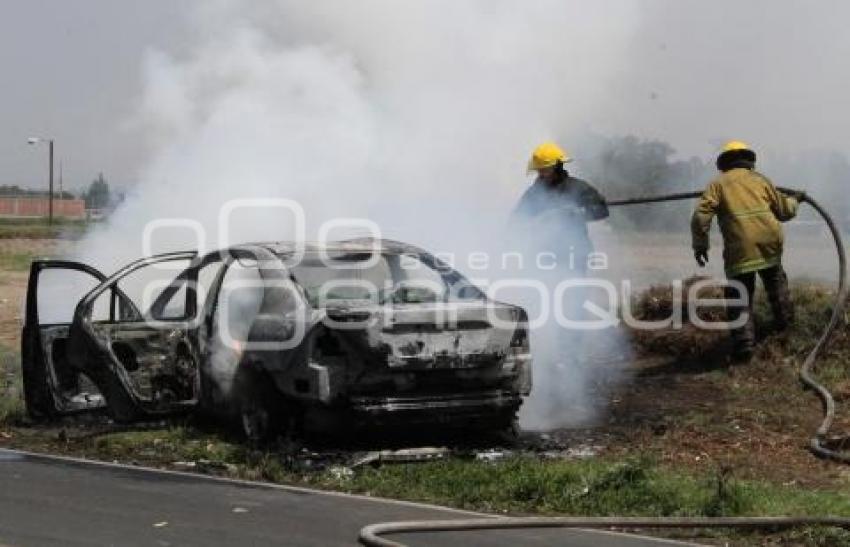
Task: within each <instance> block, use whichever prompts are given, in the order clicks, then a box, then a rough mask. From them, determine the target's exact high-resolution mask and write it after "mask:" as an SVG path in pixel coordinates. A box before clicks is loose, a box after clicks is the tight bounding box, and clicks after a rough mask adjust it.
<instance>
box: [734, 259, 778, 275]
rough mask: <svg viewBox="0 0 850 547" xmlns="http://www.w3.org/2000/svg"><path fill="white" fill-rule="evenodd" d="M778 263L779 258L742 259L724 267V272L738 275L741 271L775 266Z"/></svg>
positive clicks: (745, 271) (747, 271)
mask: <svg viewBox="0 0 850 547" xmlns="http://www.w3.org/2000/svg"><path fill="white" fill-rule="evenodd" d="M779 263H780V258H779V257H775V258H754V259H752V260H744V261H742V262H738V263H737V264H735V265H733V266H731V267H729V268H726V273H727V274H729V275H738V274H742V273H749V272H755V271H758V270H763V269H765V268H770V267H772V266H776V265H777V264H779Z"/></svg>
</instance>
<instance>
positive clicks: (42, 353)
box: [21, 260, 133, 419]
mask: <svg viewBox="0 0 850 547" xmlns="http://www.w3.org/2000/svg"><path fill="white" fill-rule="evenodd" d="M104 280H106V276H105V275H103V273H101V272H100V271H98V270H97V269H95V268H92V267H91V266H88V265H86V264H82V263H80V262H72V261H68V260H35V261H33V263H32V265H31V266H30V277H29V284H28V285H27V294H26V304H25V305H26V309H25V312H24V327H23V333H22V336H21V370H22V375H23V381H24V396H25V400H26V407H27V412H28V413H29V415H30V416H31V417H33V418H35V419H45V418H53V417H56V416H59V415H63V414H70V413H74V412H80V411H85V410H92V409H98V408H102V407H103V406H104V405H105V402H104V400H103V397H102V396H101V395H100V393H99V391H98V389H97V387H96V386H95V385H94V384H93V383H92V381H91V379H90V378H88V377H87V376H85V375H84V374H82V373H81V372H80V371H78V370H75V369H74V368H73V367H71V366H70V364H69V363H68V359H67V353H66V349H67V343H68V332H69V329H70V325H71V320H72V317H73V312H74V308H75V307H76V304H77V302H78V301H79V299H80V298H82V297H83V296H84V295H85V294H86V293H87V292H89V291H90V290H91V289H92V288H94V287H96V286H97V285H98V284H100V283H101V282H103V281H104ZM101 304H102V305H100V306H99V309H98V314H99V316H102V317H103V318H105V319H106V320H107V321H114V320H116V319H117V318H119V317H120V316H122V315H124V316H126V315H130V314H132V313H133V310H132V303H131V302H130V300H129V299H128V298H127V297H126V295H124V294H123V293H122V292H120V291H119V290H117V289H115V290H112V291H110V292H109V294H108V295H107V297H106V298H105V299H103V300H102V302H101Z"/></svg>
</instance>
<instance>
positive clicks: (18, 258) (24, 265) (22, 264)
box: [0, 251, 41, 272]
mask: <svg viewBox="0 0 850 547" xmlns="http://www.w3.org/2000/svg"><path fill="white" fill-rule="evenodd" d="M40 256H41V255H39V254H38V253H35V252H32V251H17V252H9V253H0V270H2V271H6V272H25V271H27V270H28V269H29V267H30V262H32V261H33V260H34V259H36V258H39V257H40Z"/></svg>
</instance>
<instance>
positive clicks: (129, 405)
mask: <svg viewBox="0 0 850 547" xmlns="http://www.w3.org/2000/svg"><path fill="white" fill-rule="evenodd" d="M203 265H204V262H203V261H199V260H197V253H195V252H181V253H168V254H163V255H157V256H153V257H148V258H143V259H141V260H137V261H135V262H133V263H131V264H128V265H127V266H125V267H124V268H122V269H121V270H119V271H118V272H116V273H115V274H113V275H112V276H110V277H109V278H107V279H105V280H103V281H102V282H101V283H100V284H99V285H98V286H97V287H95V288H94V289H93V290H91V291H90V292H89V293H88V294H87V295H86V296H85V297H84V298H83V299H82V300H80V302H79V303H78V304H77V307H76V309H75V312H74V319H73V321H72V323H71V326H70V328H69V333H68V348H67V355H68V360H69V362H70V363H71V365H72V366H73V367H75V368H76V369H77V370H80V371H81V372H83V373H84V374H85V375H86V376H88V377H90V378H91V379H92V380H93V381H94V383H95V384H96V385H97V386H98V388H99V389H100V392H101V393H102V394H103V396H104V398H105V400H106V403H107V406H108V409H109V411H110V413H111V414H112V415H113V416H114V417H115V418H116V419H117V420H120V421H131V420H136V419H140V418H144V417H151V416H156V415H162V414H166V413H172V412H175V411H180V410H183V409H187V408H191V407H193V406H194V405H195V404H197V402H198V399H199V394H200V386H199V374H198V371H199V368H198V363H199V359H198V346H197V330H198V327H199V321H198V317H199V314H198V291H197V290H196V288H197V287H196V284H197V274H198V270H199V269H200V268H201V267H202V266H203ZM108 291H113V292H115V291H118V292H119V293H120V294H125V295H127V298H128V299H129V300H130V301H131V302H132V305H133V308H134V313H132V314H125V315H123V316H117V317H112V318H110V320H108V321H98V320H96V319H95V303H96V302H97V301H98V300H99V299H101V297H102V295H103V294H105V293H107V292H108Z"/></svg>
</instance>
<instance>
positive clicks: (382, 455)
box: [351, 446, 450, 469]
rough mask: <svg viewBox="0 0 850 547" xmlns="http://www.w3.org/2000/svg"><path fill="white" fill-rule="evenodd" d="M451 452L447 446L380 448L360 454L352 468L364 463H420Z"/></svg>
mask: <svg viewBox="0 0 850 547" xmlns="http://www.w3.org/2000/svg"><path fill="white" fill-rule="evenodd" d="M449 453H450V451H449V449H448V448H446V447H439V448H438V447H431V446H426V447H421V448H402V449H400V450H380V451H374V452H367V453H366V454H364V455H362V456H359V457H357V458H356V459H355V461H354V462H353V463H352V464H351V468H352V469H356V468H358V467H362V466H364V465H380V464H384V463H418V462H428V461H433V460H439V459H442V458H445V457H446V456H448V455H449Z"/></svg>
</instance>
